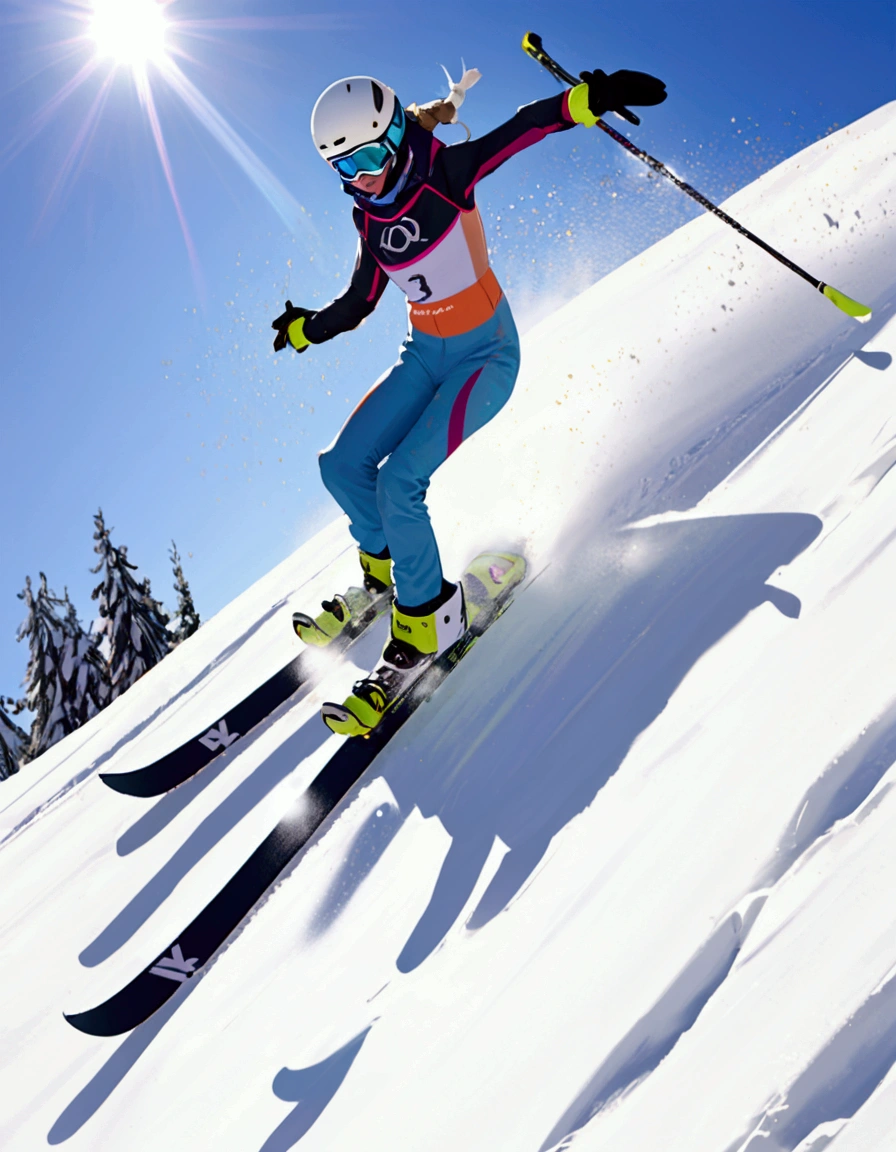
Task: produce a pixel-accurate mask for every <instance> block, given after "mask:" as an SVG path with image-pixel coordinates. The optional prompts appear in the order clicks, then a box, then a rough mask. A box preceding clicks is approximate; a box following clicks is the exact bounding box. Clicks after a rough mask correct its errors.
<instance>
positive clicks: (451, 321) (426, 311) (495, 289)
mask: <svg viewBox="0 0 896 1152" xmlns="http://www.w3.org/2000/svg"><path fill="white" fill-rule="evenodd" d="M503 295H504V293H503V292H502V291H501V285H500V284H499V283H498V278H497V276H495V274H494V272H493V271H492V270H491V268H489V269H487V270H486V272H485V274H484V275H483V276H480V277H479V279H478V280H477V281H476V283H475V284H471V285H470V287H469V288H464V289H463V290H462V291H460V292H457V293H455V295H454V296H446V297H445V299H444V300H433V302H432V303H431V304H412V303H409V304H408V311H409V313H410V318H411V324H412V325H413V326H414V328H416V329H417V331H418V332H424V333H425V334H426V335H427V336H442V337H447V336H462V335H463V334H464V333H465V332H470V331H471V330H472V329H473V328H478V327H479V325H480V324H484V323H485V322H486V320H491V318H492V316H494V314H495V309H496V308H497V307H498V305H499V304H500V302H501V297H502V296H503Z"/></svg>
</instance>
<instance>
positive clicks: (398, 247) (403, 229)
mask: <svg viewBox="0 0 896 1152" xmlns="http://www.w3.org/2000/svg"><path fill="white" fill-rule="evenodd" d="M417 243H423V244H426V243H427V240H426V237H422V236H421V235H420V225H419V224H418V223H417V221H416V220H412V219H411V218H410V216H402V218H401V221H400V222H399V223H398V224H393V225H392V226H391V228H384V229H383V234H382V236H381V237H380V247H381V248H385V249H386V251H387V252H395V253H397V254H398V255H399V256H400V255H401V253H402V252H407V250H408V248H410V246H411V245H412V244H417Z"/></svg>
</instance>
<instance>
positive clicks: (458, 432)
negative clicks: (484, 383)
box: [448, 365, 485, 456]
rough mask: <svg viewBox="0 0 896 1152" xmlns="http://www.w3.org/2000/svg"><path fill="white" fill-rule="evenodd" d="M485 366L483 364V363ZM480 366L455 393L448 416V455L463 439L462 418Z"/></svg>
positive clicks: (464, 417)
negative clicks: (455, 397)
mask: <svg viewBox="0 0 896 1152" xmlns="http://www.w3.org/2000/svg"><path fill="white" fill-rule="evenodd" d="M483 367H485V365H483ZM481 371H482V368H477V369H476V371H475V372H474V373H473V375H472V376H471V377H470V379H469V380H468V381H467V382H466V384H464V386H463V388H461V390H460V392H458V394H457V399H456V400H455V401H454V404H453V405H452V407H451V415H450V416H449V417H448V455H449V456H450V455H451V453H452V452H453V451H454V450H455V448H459V447H460V446H461V444H462V443H463V440H464V420H465V419H466V416H467V402H468V401H469V399H470V393H471V392H472V391H473V386H474V385H475V383H476V381H477V380H478V379H479V374H480V372H481Z"/></svg>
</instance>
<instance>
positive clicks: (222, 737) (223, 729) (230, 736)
mask: <svg viewBox="0 0 896 1152" xmlns="http://www.w3.org/2000/svg"><path fill="white" fill-rule="evenodd" d="M239 737H240V734H239V732H228V731H227V721H226V720H219V721H218V725H217V727H216V728H209V730H208V732H206V734H205V735H204V736H200V737H199V743H200V744H204V745H205V747H206V748H208V750H209V752H217V751H218V750H219V749H221V748H229V747H230V745H231V744H232V743H233V742H234V740H238V739H239Z"/></svg>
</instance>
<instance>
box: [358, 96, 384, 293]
mask: <svg viewBox="0 0 896 1152" xmlns="http://www.w3.org/2000/svg"><path fill="white" fill-rule="evenodd" d="M355 87H357V85H355ZM382 274H383V270H382V268H381V267H380V266H379V263H377V266H376V275H375V276H374V278H373V284H372V285H371V288H370V291H369V292H368V293H367V302H368V304H369V303H370V301H371V300H373V299H374V297H375V296H376V292H377V289H378V288H379V286H380V276H382Z"/></svg>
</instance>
